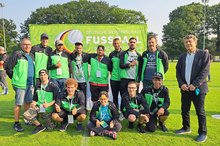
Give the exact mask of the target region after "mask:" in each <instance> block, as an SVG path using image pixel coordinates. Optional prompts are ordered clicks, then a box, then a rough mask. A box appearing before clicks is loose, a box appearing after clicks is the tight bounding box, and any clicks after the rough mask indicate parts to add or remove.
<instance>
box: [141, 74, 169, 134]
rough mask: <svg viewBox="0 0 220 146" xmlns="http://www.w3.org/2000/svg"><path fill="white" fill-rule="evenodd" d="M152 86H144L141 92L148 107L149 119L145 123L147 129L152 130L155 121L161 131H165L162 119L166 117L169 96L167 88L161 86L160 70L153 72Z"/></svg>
mask: <svg viewBox="0 0 220 146" xmlns="http://www.w3.org/2000/svg"><path fill="white" fill-rule="evenodd" d="M152 83H153V86H152V87H149V88H144V89H143V90H142V91H141V93H142V94H143V96H144V97H145V99H146V101H147V103H148V105H149V107H150V121H149V122H148V123H147V124H146V128H147V131H150V132H154V131H155V130H156V126H157V121H159V126H160V128H161V130H162V131H163V132H167V131H168V130H167V128H166V126H165V124H164V121H165V120H166V119H167V117H168V115H169V112H168V110H167V109H168V107H169V105H170V97H169V92H168V88H167V87H165V86H163V85H162V84H163V75H162V73H160V72H155V73H154V74H153V80H152Z"/></svg>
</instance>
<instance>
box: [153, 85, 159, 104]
mask: <svg viewBox="0 0 220 146" xmlns="http://www.w3.org/2000/svg"><path fill="white" fill-rule="evenodd" d="M160 91H161V90H159V91H158V93H154V89H152V93H153V98H154V102H155V104H156V106H157V103H158V96H159V93H160Z"/></svg>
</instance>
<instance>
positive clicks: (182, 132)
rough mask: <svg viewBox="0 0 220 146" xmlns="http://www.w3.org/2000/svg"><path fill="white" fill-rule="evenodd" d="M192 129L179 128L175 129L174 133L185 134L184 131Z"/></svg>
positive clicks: (188, 131) (187, 131)
mask: <svg viewBox="0 0 220 146" xmlns="http://www.w3.org/2000/svg"><path fill="white" fill-rule="evenodd" d="M191 132H192V131H191V130H190V129H187V130H185V129H184V128H181V129H179V130H176V132H175V133H176V134H186V133H191Z"/></svg>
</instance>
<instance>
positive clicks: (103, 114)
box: [99, 105, 108, 121]
mask: <svg viewBox="0 0 220 146" xmlns="http://www.w3.org/2000/svg"><path fill="white" fill-rule="evenodd" d="M106 106H108V105H106ZM106 109H107V110H105V111H103V112H102V111H101V106H100V108H99V111H100V120H101V121H102V120H103V119H104V118H105V116H106V114H107V112H108V107H107V108H106Z"/></svg>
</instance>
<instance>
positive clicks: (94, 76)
mask: <svg viewBox="0 0 220 146" xmlns="http://www.w3.org/2000/svg"><path fill="white" fill-rule="evenodd" d="M86 60H87V61H88V63H89V64H90V66H91V70H90V80H89V83H90V91H91V94H92V101H93V102H96V101H98V100H99V93H100V92H101V91H106V92H108V89H109V87H108V77H109V72H111V71H112V63H111V60H110V59H109V58H108V57H107V56H105V47H104V46H103V45H99V46H98V47H97V53H92V54H88V55H87V57H86Z"/></svg>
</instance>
